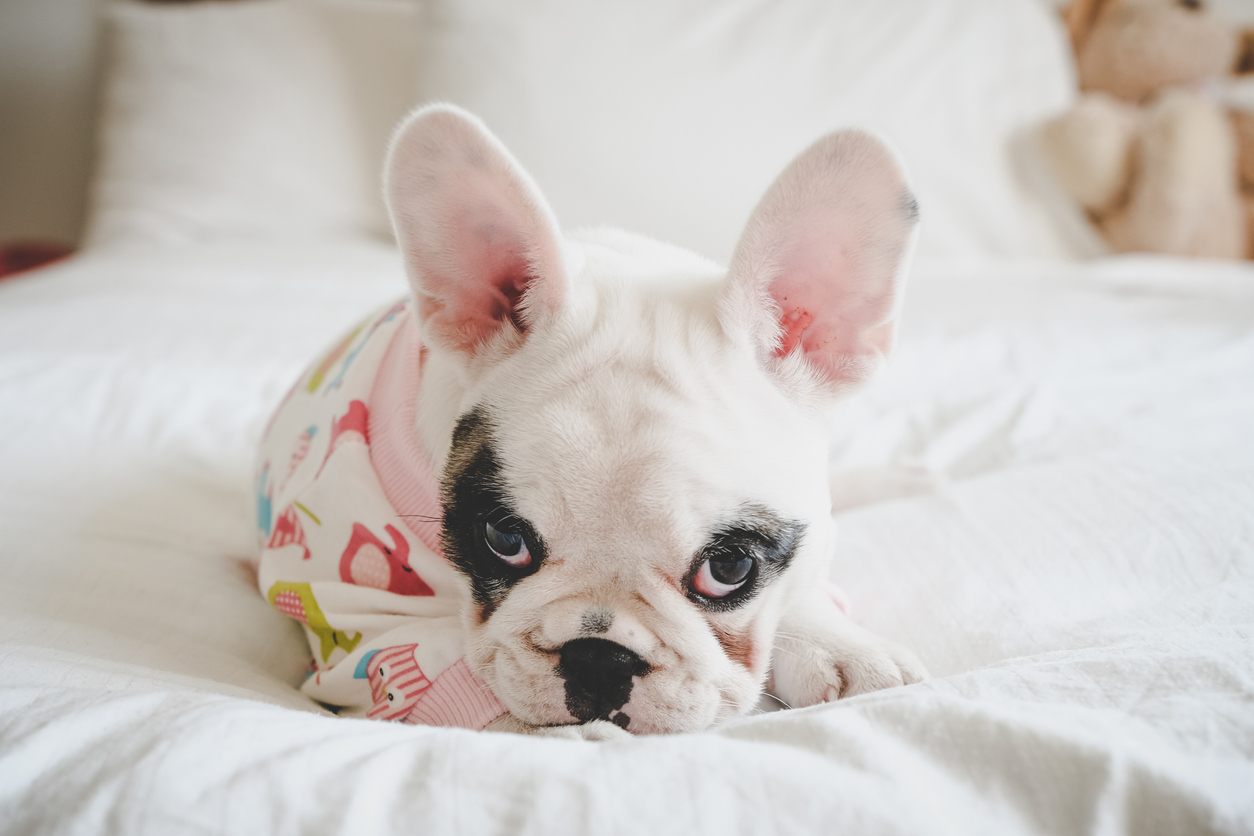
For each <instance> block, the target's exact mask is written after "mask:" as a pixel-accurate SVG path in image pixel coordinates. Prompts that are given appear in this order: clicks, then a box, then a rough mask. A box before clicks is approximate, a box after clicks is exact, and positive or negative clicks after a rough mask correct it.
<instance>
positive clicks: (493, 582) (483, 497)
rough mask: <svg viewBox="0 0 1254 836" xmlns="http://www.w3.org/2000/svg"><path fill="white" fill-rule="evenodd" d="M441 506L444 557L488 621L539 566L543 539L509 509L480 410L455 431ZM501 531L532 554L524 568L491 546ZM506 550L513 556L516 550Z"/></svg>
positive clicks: (442, 484)
mask: <svg viewBox="0 0 1254 836" xmlns="http://www.w3.org/2000/svg"><path fill="white" fill-rule="evenodd" d="M440 504H441V505H442V506H443V508H444V527H443V530H442V533H441V545H442V546H443V548H444V554H445V556H446V557H447V558H448V560H449V562H450V563H452V564H453V565H454V566H455V567H456V568H457V569H458V570H460V571H461V573H462V574H463V575H465V576H466V577H467V578H468V579H469V580H470V586H471V593H472V595H473V597H474V600H475V603H476V604H478V605H479V613H480V618H481V619H483V620H486V619H487V618H488V617H489V616H491V615H492V613H493V612H494V611H495V610H496V608H497V607H498V606H500V603H501V601H502V600H504V598H505V596H506V595H508V594H509V591H510V589H511V588H512V587H513V586H514V584H516V583H518V582H519V581H520V580H522V579H523V578H525V577H527V576H528V575H531V574H534V573H535V572H536V571H537V570H538V569H539V568H540V565H541V564H542V563H543V562H544V554H545V551H544V541H543V540H541V539H540V537H539V535H538V534H536V532H535V531H534V530H533V529H532V528H531V526H530V524H528V523H527V521H526V520H523V519H522V518H520V517H519V516H517V515H516V514H515V513H514V512H513V510H512V508H511V503H510V498H509V496H508V492H507V491H506V490H505V486H504V483H503V481H502V479H501V466H500V460H499V458H498V457H497V455H496V450H495V447H494V442H493V437H492V422H491V419H490V418H489V417H488V415H487V413H486V412H485V411H484V410H483V409H481V408H478V407H476V408H475V409H472V410H471V411H470V412H467V413H466V414H465V415H463V416H462V417H461V419H460V420H458V422H457V427H456V428H455V429H454V431H453V444H452V447H451V448H450V450H449V457H448V462H447V463H446V464H445V466H444V473H443V474H442V475H441V477H440ZM503 533H504V534H505V536H507V537H510V538H513V537H516V536H517V537H521V538H522V541H523V544H525V548H526V549H527V550H529V552H530V560H529V561H528V562H527V564H526V565H525V566H513V565H511V564H510V563H508V562H506V561H505V560H502V559H501V556H500V554H499V553H498V552H495V551H493V548H492V546H493V544H495V545H496V546H497V547H498V548H499V547H501V545H502V540H501V537H502V534H503ZM520 547H521V546H519V547H518V548H520ZM507 551H508V552H509V553H510V554H513V553H514V552H515V551H517V548H515V549H507Z"/></svg>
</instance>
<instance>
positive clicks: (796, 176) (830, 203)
mask: <svg viewBox="0 0 1254 836" xmlns="http://www.w3.org/2000/svg"><path fill="white" fill-rule="evenodd" d="M918 216H919V210H918V205H917V204H916V203H915V200H914V197H913V195H912V194H911V193H910V189H909V188H908V187H907V185H906V181H905V177H904V175H903V174H902V171H901V169H900V167H899V166H898V165H897V162H896V160H895V159H894V158H893V155H892V153H891V152H890V151H889V150H888V148H887V147H885V145H884V144H883V143H882V142H880V141H879V140H878V139H876V138H875V137H873V136H871V135H870V134H867V133H863V132H861V131H840V132H837V133H833V134H829V135H828V136H826V137H824V138H822V139H820V140H819V141H818V142H816V143H814V145H812V146H810V147H809V148H808V149H806V150H805V151H804V152H802V154H801V155H800V156H799V157H797V159H795V160H793V162H792V163H791V164H790V165H789V166H788V168H786V169H784V172H783V173H782V174H780V176H779V177H778V178H777V179H776V181H775V183H774V184H773V185H772V186H771V187H770V189H768V190H767V192H766V194H765V195H764V196H763V197H762V200H761V201H760V202H759V203H758V205H757V208H756V209H754V211H753V214H752V215H751V216H750V218H749V223H748V225H747V226H746V227H745V231H744V234H743V235H742V236H741V239H740V242H739V244H737V246H736V251H735V253H733V255H732V261H731V267H730V269H729V270H728V286H727V289H726V293H725V296H724V299H723V308H722V314H723V317H724V321H725V323H726V324H727V325H728V326H730V327H731V328H733V329H735V330H737V331H739V332H740V333H744V332H746V331H747V332H748V334H749V336H750V338H751V339H753V340H754V341H755V342H756V343H757V346H758V348H759V351H760V353H761V354H762V356H763V357H764V358H766V361H767V362H768V364H772V365H775V366H776V367H777V368H780V369H781V370H782V369H783V368H784V367H787V366H791V365H795V364H796V363H797V361H798V360H799V359H804V361H805V362H804V366H805V367H807V368H808V369H809V371H810V372H811V373H812V376H814V377H817V378H818V380H819V381H820V383H821V384H822V385H823V387H824V388H825V389H827V390H828V391H830V392H836V391H839V390H841V389H843V388H845V387H846V386H849V385H853V384H857V383H860V382H862V381H863V380H865V379H866V378H868V377H870V376H871V374H873V373H874V372H875V370H876V369H877V368H878V367H879V366H880V364H881V363H882V361H883V359H884V357H885V356H886V355H887V354H888V352H889V350H890V349H891V348H892V344H893V339H894V336H895V332H896V324H897V322H896V321H897V309H898V307H899V305H900V301H901V295H902V291H903V289H904V286H905V273H906V266H907V264H908V262H909V257H910V252H911V249H912V248H913V244H914V238H915V229H916V227H917V225H918Z"/></svg>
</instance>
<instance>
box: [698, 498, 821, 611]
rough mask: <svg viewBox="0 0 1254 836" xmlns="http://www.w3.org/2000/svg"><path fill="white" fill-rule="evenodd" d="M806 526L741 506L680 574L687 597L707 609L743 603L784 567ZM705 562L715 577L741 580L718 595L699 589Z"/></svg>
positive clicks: (766, 510) (763, 509)
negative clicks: (726, 591)
mask: <svg viewBox="0 0 1254 836" xmlns="http://www.w3.org/2000/svg"><path fill="white" fill-rule="evenodd" d="M805 531H806V527H805V524H804V523H801V522H798V521H795V520H786V519H784V518H783V517H781V516H780V515H778V514H776V513H775V512H774V511H771V510H770V509H769V508H766V507H764V506H761V505H745V506H742V507H741V508H740V509H739V511H738V512H737V514H736V517H735V518H734V519H733V520H732V521H731V522H729V523H727V524H726V525H723V526H721V527H719V528H717V529H716V530H715V531H714V532H713V533H712V534H711V535H710V538H709V540H707V541H706V544H705V545H704V546H703V547H702V548H701V550H700V551H699V552H697V555H696V557H694V558H693V561H692V567H691V568H690V569H689V570H688V575H687V577H686V578H684V588H685V589H687V590H688V597H689V598H690V599H692V600H693V601H694V602H695V603H697V604H698V605H699V606H700V607H702V608H703V609H705V610H708V611H710V612H727V611H728V610H733V609H735V608H737V607H739V606H742V605H744V604H745V603H747V602H748V601H750V600H752V598H753V596H754V595H756V594H757V591H758V590H759V589H762V588H763V587H765V586H766V584H768V583H770V582H771V581H772V580H773V579H774V578H776V577H778V576H779V575H780V573H782V572H783V571H784V570H785V569H787V568H788V564H789V562H790V561H791V560H792V557H793V555H794V554H796V552H797V549H798V547H800V545H801V542H802V539H803V538H804V537H805ZM746 561H748V562H749V567H748V569H747V571H745V569H744V567H745V562H746ZM707 563H709V564H710V565H711V566H712V567H713V572H712V573H711V574H712V575H713V576H714V578H715V580H722V581H728V582H731V581H740V580H741V578H743V581H741V583H740V585H739V587H738V588H736V589H735V590H734V591H732V592H729V593H727V594H726V595H724V596H722V597H713V596H711V595H707V594H703V593H702V591H701V590H702V584H700V583H699V582H697V577H698V574H699V573H700V572H701V571H702V567H703V566H705V565H706V564H707Z"/></svg>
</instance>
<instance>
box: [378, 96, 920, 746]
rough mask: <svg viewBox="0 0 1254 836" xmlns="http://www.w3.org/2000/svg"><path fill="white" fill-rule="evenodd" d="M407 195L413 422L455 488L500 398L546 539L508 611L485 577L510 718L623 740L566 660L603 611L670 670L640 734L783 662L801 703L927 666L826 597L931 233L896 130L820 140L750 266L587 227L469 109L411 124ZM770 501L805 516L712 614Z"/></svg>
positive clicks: (468, 618)
mask: <svg viewBox="0 0 1254 836" xmlns="http://www.w3.org/2000/svg"><path fill="white" fill-rule="evenodd" d="M387 196H388V201H389V207H390V209H391V212H392V216H393V220H394V224H395V227H396V233H397V238H398V240H399V242H400V244H401V248H402V251H403V253H404V256H405V262H406V267H407V271H408V274H409V278H410V281H411V285H412V289H413V293H414V296H415V298H416V300H417V310H418V315H419V319H420V322H421V326H422V332H423V338H424V343H425V345H426V346H427V356H426V357H425V362H424V370H423V379H422V384H421V390H420V398H419V404H418V412H417V415H418V425H417V427H415V432H417V433H418V434H419V435H420V437H421V439H422V441H423V442H424V443H425V447H426V449H427V450H428V451H429V452H430V455H431V458H432V464H433V466H434V467H435V468H436V470H437V472H440V471H441V470H444V474H445V477H444V478H445V479H446V480H448V479H451V478H453V477H454V475H455V474H453V473H451V470H452V468H447V467H446V465H448V463H449V460H450V448H451V446H452V445H453V443H454V430H455V428H456V427H457V426H458V422H459V420H461V419H462V418H463V416H466V415H467V414H468V413H471V412H472V410H479V411H480V413H482V414H483V415H487V416H490V422H489V423H490V434H491V446H492V449H493V451H494V454H495V457H496V459H497V460H498V461H499V463H500V474H499V481H500V482H501V484H500V485H499V487H500V489H501V491H502V492H503V495H504V496H507V497H508V503H509V508H510V510H511V511H512V512H513V513H514V514H515V515H517V516H518V517H520V518H522V519H524V520H526V521H527V523H528V524H529V525H530V527H531V529H533V530H534V531H535V532H537V534H538V535H539V536H541V537H542V538H543V541H544V544H545V552H546V556H545V559H544V562H543V564H542V565H541V566H540V568H539V570H538V571H536V572H534V573H533V574H530V575H528V576H527V577H526V578H524V579H523V580H521V581H520V582H518V583H516V584H515V585H513V586H512V587H511V588H510V590H509V592H508V594H507V595H504V596H503V597H502V598H501V599H500V600H496V601H494V602H493V604H492V606H491V607H486V606H484V605H483V602H482V601H479V602H476V601H473V600H471V595H470V593H469V591H468V594H467V603H466V606H465V608H464V622H465V629H466V635H467V646H468V658H469V660H470V662H471V665H472V667H473V668H474V669H475V671H476V672H477V673H478V674H479V675H480V676H482V677H483V679H484V680H485V681H486V682H487V683H488V684H489V685H490V686H491V687H492V688H493V690H494V691H495V693H496V694H497V696H498V697H499V698H500V699H501V700H502V702H504V704H505V705H506V706H507V707H508V708H509V710H510V712H511V715H512V716H511V717H510V718H509V719H507V720H505V721H502V722H500V723H499V724H498V726H499V727H502V728H504V727H508V728H511V729H514V730H550V731H551V730H553V729H559V730H560V733H565V734H570V733H574V734H581V735H583V736H587V737H601V736H605V735H606V734H612V733H615V732H616V727H614V726H610V725H609V724H608V723H606V722H604V721H603V718H599V719H595V720H593V721H591V722H587V723H584V724H577V720H578V718H577V717H575V716H574V715H573V714H572V709H570V708H569V706H568V700H567V695H566V686H565V683H564V681H563V679H562V676H561V675H560V673H559V671H558V660H559V658H560V656H561V652H562V648H563V646H564V645H565V643H566V642H569V641H572V640H574V639H577V638H579V637H581V636H585V635H587V634H588V633H587V626H586V625H587V623H588V618H590V617H593V618H594V620H595V619H596V618H601V617H602V616H603V617H604V621H605V623H606V624H607V625H608V627H607V628H606V629H605V630H603V631H600V632H598V633H597V636H598V637H599V638H602V639H605V640H608V641H611V642H614V643H616V644H617V645H621V646H622V647H624V648H627V649H628V650H630V651H631V652H632V653H634V654H636V655H637V656H639V657H640V658H641V659H642V660H644V662H645V663H646V664H647V666H648V673H647V674H645V675H641V676H638V677H635V678H634V679H633V683H632V687H631V693H630V699H629V701H628V702H626V704H624V705H623V706H622V707H621V714H622V715H624V716H625V717H626V718H628V720H627V721H626V722H629V724H630V725H629V726H628V728H629V730H630V731H632V732H640V733H650V732H677V731H692V730H698V729H702V728H706V727H708V726H710V725H712V724H715V723H718V722H721V721H723V720H726V719H728V718H730V717H733V716H735V715H737V714H739V713H742V712H744V711H745V710H747V709H748V708H750V707H751V706H752V705H753V704H754V703H755V702H756V699H757V697H758V695H759V693H760V691H761V689H762V687H763V684H764V682H765V681H766V678H767V676H768V673H770V672H773V674H774V688H775V690H776V693H777V695H778V696H779V697H780V698H781V699H783V700H784V701H785V702H787V703H788V704H790V705H793V706H802V705H811V704H814V703H817V702H821V701H825V700H832V699H836V698H838V697H840V696H845V695H849V694H854V693H859V692H861V691H867V690H873V689H876V688H882V687H887V686H889V685H894V684H901V683H903V682H912V681H916V680H918V679H919V678H921V677H923V676H924V675H925V674H924V672H923V669H922V667H921V666H920V665H919V663H918V662H917V660H915V658H914V657H913V655H912V654H910V652H909V651H907V650H905V649H904V648H900V647H898V646H896V645H893V644H891V643H889V642H886V641H883V640H881V639H878V638H876V637H874V636H872V635H871V634H869V633H867V632H866V631H864V630H862V629H861V628H859V627H857V626H856V625H855V624H853V623H852V622H851V621H849V620H848V619H847V618H846V617H845V616H844V614H843V613H842V612H841V611H840V609H839V608H838V607H837V606H836V605H835V603H834V602H833V600H832V598H831V596H830V594H829V593H828V592H827V590H826V587H825V576H826V568H827V561H828V558H829V556H830V552H831V549H832V548H833V545H834V544H833V527H832V525H831V517H830V513H831V500H830V495H829V488H828V475H827V472H826V461H827V456H826V440H825V423H826V421H825V418H826V414H827V412H826V411H827V408H828V406H829V404H830V403H831V402H832V400H833V398H834V397H835V396H837V395H839V394H840V393H841V392H842V391H843V390H845V389H846V388H847V387H849V386H852V385H855V384H857V383H860V382H862V381H863V380H865V379H866V378H867V377H869V376H870V375H871V374H872V373H873V372H874V371H875V369H876V368H877V367H878V366H879V364H880V363H881V362H882V360H883V358H884V356H885V355H886V354H887V353H888V351H889V350H890V348H891V345H892V341H893V336H894V329H895V323H896V315H897V310H898V307H899V304H900V299H901V293H902V289H903V284H904V275H905V267H906V264H907V263H908V260H909V254H910V251H911V248H912V245H913V239H914V226H915V214H916V212H915V209H914V205H913V200H912V199H911V198H910V195H909V191H908V189H907V188H906V185H905V182H904V179H903V177H902V175H901V172H900V169H899V167H898V166H897V164H896V163H895V161H894V159H893V157H892V155H891V154H890V153H889V152H888V151H887V150H886V149H885V148H884V146H883V145H882V144H881V143H880V142H878V141H877V140H875V139H874V138H872V137H870V136H868V135H866V134H863V133H860V132H843V133H837V134H832V135H830V136H828V137H825V138H823V139H821V140H819V142H817V143H816V144H815V145H814V146H812V147H811V148H810V149H808V150H807V151H806V152H804V153H803V154H802V155H801V156H800V157H799V158H798V159H797V160H796V161H795V162H794V163H793V164H792V165H791V166H790V167H789V168H788V169H786V170H785V172H784V173H783V174H781V176H780V178H779V179H778V180H777V181H776V183H775V184H774V185H773V186H772V187H771V189H770V190H769V191H768V192H767V194H766V195H765V196H764V198H763V199H762V202H761V203H760V204H759V206H758V207H757V209H756V210H755V212H754V213H753V215H752V217H751V219H750V221H749V223H748V226H747V228H746V230H745V232H744V235H743V237H742V239H741V241H740V244H739V246H738V247H737V249H736V252H735V254H734V256H733V259H732V263H731V266H730V269H729V270H726V271H724V270H722V269H720V268H719V267H718V266H717V265H714V264H712V263H710V262H708V261H706V260H704V259H702V258H700V257H698V256H695V255H693V254H692V253H689V252H687V251H684V250H681V249H677V248H674V247H670V246H667V245H664V244H659V243H657V242H654V241H650V240H647V239H644V238H640V237H637V236H633V235H629V234H627V233H623V232H618V231H613V230H595V231H590V232H584V233H582V234H578V235H572V236H569V237H562V236H561V234H560V233H559V230H558V225H557V223H556V221H555V219H554V218H553V215H552V213H551V212H550V210H549V208H548V207H547V205H546V203H545V202H544V199H543V197H542V196H541V195H540V192H539V190H538V189H537V188H536V186H535V184H534V183H533V182H532V181H531V179H530V178H529V177H528V176H527V174H526V173H525V172H524V171H523V170H522V168H521V167H520V166H519V165H518V164H517V163H516V162H515V161H514V160H513V158H512V157H511V156H510V155H509V153H508V151H506V149H505V148H504V147H503V146H502V145H501V144H500V143H499V142H498V141H497V140H496V139H495V138H494V137H493V136H492V135H491V134H490V133H489V132H488V131H487V130H486V128H484V127H483V126H482V124H480V123H479V122H478V121H477V120H476V119H474V117H472V116H470V115H468V114H466V113H464V112H462V111H460V110H457V109H456V108H452V107H448V106H433V107H429V108H426V109H424V110H421V111H419V112H417V113H416V114H414V115H413V116H412V117H411V118H410V119H409V120H408V121H407V122H406V123H405V124H404V125H403V126H402V127H401V129H400V130H399V131H398V133H397V137H396V139H395V140H394V142H393V146H392V149H391V152H390V155H389V164H388V185H387ZM446 513H447V508H446ZM763 514H765V515H766V516H768V517H770V519H772V520H786V521H789V522H790V523H795V524H796V525H797V526H798V530H802V531H803V532H804V533H803V534H802V535H801V537H800V539H799V542H798V543H797V544H796V548H795V549H793V550H792V554H791V559H790V560H789V561H788V563H787V567H786V568H785V569H784V570H783V571H781V572H779V573H777V574H775V575H774V576H773V577H770V578H766V577H765V573H761V574H760V575H759V576H758V577H757V586H756V587H755V588H754V590H753V595H752V596H751V597H750V598H748V599H747V600H745V601H743V602H742V603H741V604H740V605H739V606H736V607H733V608H730V609H726V610H719V609H717V608H712V607H710V606H707V604H708V603H709V602H708V601H703V599H702V598H701V596H700V595H696V594H694V591H693V587H692V583H693V580H692V578H693V572H694V571H695V569H694V567H696V566H698V565H699V562H700V556H701V554H702V549H703V548H704V547H705V546H706V544H707V542H708V541H709V540H710V537H711V535H712V533H713V532H717V531H719V530H721V529H722V528H725V527H727V526H734V525H737V524H738V523H740V522H743V521H745V520H746V519H748V521H749V522H750V523H752V522H753V519H754V518H755V515H757V516H761V515H763ZM446 525H448V521H447V520H446ZM620 722H623V720H622V718H620ZM607 730H608V731H607Z"/></svg>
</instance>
